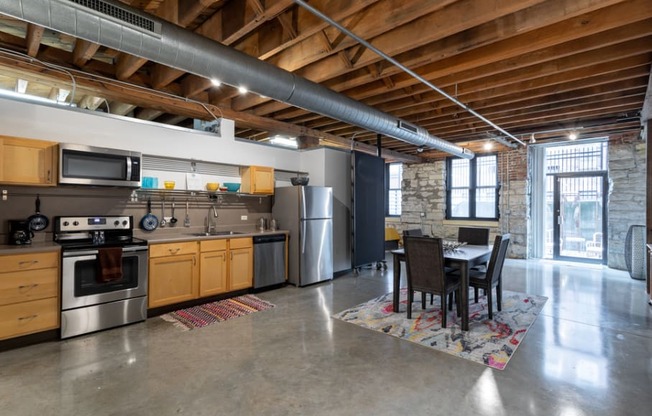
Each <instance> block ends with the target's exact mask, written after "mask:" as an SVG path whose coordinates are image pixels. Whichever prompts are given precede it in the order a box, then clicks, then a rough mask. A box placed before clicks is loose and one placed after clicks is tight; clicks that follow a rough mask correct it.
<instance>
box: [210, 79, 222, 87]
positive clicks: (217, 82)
mask: <svg viewBox="0 0 652 416" xmlns="http://www.w3.org/2000/svg"><path fill="white" fill-rule="evenodd" d="M211 83H212V84H213V85H214V86H216V87H219V86H220V85H222V83H221V82H220V80H219V79H212V80H211Z"/></svg>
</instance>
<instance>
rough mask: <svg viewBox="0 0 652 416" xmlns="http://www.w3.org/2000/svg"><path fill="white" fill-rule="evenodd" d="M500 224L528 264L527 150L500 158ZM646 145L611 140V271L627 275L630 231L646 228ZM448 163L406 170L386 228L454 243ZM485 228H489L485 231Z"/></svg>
mask: <svg viewBox="0 0 652 416" xmlns="http://www.w3.org/2000/svg"><path fill="white" fill-rule="evenodd" d="M498 161H499V164H498V177H499V179H500V183H501V190H500V201H499V207H500V213H501V215H500V220H499V221H498V223H497V224H496V223H494V224H493V225H492V226H490V228H491V235H492V237H491V238H492V239H493V237H494V236H495V234H497V233H505V232H509V233H510V234H511V235H512V243H511V244H510V254H509V256H510V257H512V258H528V236H529V230H530V227H531V225H530V186H529V181H530V178H529V177H528V173H527V149H526V148H523V147H519V148H516V149H513V150H510V151H508V152H501V153H500V154H499V158H498ZM645 165H646V145H645V142H642V141H640V140H639V139H638V136H636V135H629V136H622V137H611V138H610V140H609V201H608V217H607V220H608V226H607V230H608V231H607V232H608V244H609V248H608V265H609V267H612V268H616V269H622V270H625V269H626V265H625V256H624V252H625V238H626V236H627V230H628V229H629V226H630V225H638V224H642V225H645V207H646V206H645V203H646V202H645V198H646V189H645V188H646V168H645ZM445 167H446V162H445V161H444V160H439V161H435V162H432V163H423V164H415V165H405V166H404V168H403V187H402V190H403V193H402V194H403V204H402V210H403V211H402V215H401V220H400V222H391V223H388V226H392V227H395V228H397V229H398V230H399V233H400V232H401V231H402V230H404V229H408V228H420V229H421V230H422V231H423V232H424V233H425V234H429V235H435V236H440V237H443V238H447V239H455V238H456V235H457V229H458V227H459V226H460V223H461V222H460V221H446V220H445V210H446V169H445ZM483 226H485V225H483Z"/></svg>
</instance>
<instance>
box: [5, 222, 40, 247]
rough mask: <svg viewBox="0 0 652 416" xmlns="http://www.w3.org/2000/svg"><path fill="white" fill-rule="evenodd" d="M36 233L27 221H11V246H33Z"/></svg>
mask: <svg viewBox="0 0 652 416" xmlns="http://www.w3.org/2000/svg"><path fill="white" fill-rule="evenodd" d="M32 237H34V233H33V232H32V230H31V229H30V227H29V222H28V221H26V220H9V244H13V245H16V246H20V245H25V244H32Z"/></svg>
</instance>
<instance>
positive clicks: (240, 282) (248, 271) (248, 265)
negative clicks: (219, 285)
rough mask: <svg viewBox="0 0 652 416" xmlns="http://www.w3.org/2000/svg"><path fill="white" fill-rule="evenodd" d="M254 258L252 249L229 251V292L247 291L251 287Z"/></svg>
mask: <svg viewBox="0 0 652 416" xmlns="http://www.w3.org/2000/svg"><path fill="white" fill-rule="evenodd" d="M253 259H254V256H253V249H252V248H238V249H234V250H231V251H229V260H230V264H229V266H230V267H229V290H240V289H247V288H250V287H251V286H252V285H253V276H254V261H253Z"/></svg>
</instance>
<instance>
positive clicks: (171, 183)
mask: <svg viewBox="0 0 652 416" xmlns="http://www.w3.org/2000/svg"><path fill="white" fill-rule="evenodd" d="M163 186H165V189H174V181H165V182H163Z"/></svg>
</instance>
